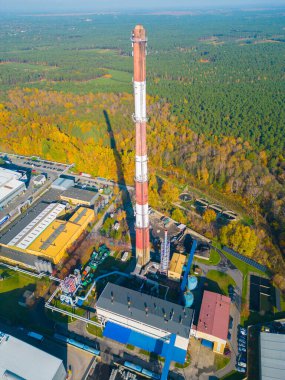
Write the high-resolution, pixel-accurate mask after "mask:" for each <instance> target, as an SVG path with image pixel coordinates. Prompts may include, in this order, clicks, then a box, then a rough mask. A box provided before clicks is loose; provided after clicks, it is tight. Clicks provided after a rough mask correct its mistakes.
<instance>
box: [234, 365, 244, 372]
mask: <svg viewBox="0 0 285 380" xmlns="http://www.w3.org/2000/svg"><path fill="white" fill-rule="evenodd" d="M236 369H237V371H238V372H241V373H245V372H246V369H245V368H244V367H241V366H239V365H237V366H236Z"/></svg>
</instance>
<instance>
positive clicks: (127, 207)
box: [103, 110, 135, 256]
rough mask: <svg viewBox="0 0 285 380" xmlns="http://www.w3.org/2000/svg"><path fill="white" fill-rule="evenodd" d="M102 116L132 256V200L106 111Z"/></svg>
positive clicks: (133, 250) (133, 231)
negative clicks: (115, 172) (112, 154)
mask: <svg viewBox="0 0 285 380" xmlns="http://www.w3.org/2000/svg"><path fill="white" fill-rule="evenodd" d="M103 114H104V118H105V123H106V126H107V132H108V134H109V138H110V146H111V149H113V153H114V157H115V161H116V167H117V176H118V182H119V186H120V188H121V194H122V196H121V200H122V205H123V208H124V211H125V212H126V219H127V224H128V228H129V232H130V239H131V245H132V255H133V256H134V255H135V225H134V221H135V218H134V208H133V204H132V199H131V196H130V193H129V190H128V188H127V184H126V180H125V176H124V170H123V165H122V157H121V154H120V153H119V151H118V148H117V144H116V139H115V136H114V132H113V128H112V125H111V122H110V118H109V115H108V112H107V111H106V110H104V111H103Z"/></svg>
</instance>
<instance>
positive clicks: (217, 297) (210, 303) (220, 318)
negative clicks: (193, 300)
mask: <svg viewBox="0 0 285 380" xmlns="http://www.w3.org/2000/svg"><path fill="white" fill-rule="evenodd" d="M230 306H231V299H230V298H229V297H226V296H223V295H222V294H218V293H214V292H209V291H208V290H205V291H204V294H203V300H202V305H201V310H200V314H199V320H198V326H197V331H199V332H203V333H205V334H209V335H212V336H214V337H216V338H220V339H223V340H227V335H228V328H229V318H230Z"/></svg>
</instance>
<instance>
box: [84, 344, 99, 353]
mask: <svg viewBox="0 0 285 380" xmlns="http://www.w3.org/2000/svg"><path fill="white" fill-rule="evenodd" d="M83 350H85V351H88V352H90V353H91V354H93V355H96V356H99V355H100V351H98V350H96V349H95V348H93V347H89V346H87V345H86V344H85V345H84V346H83Z"/></svg>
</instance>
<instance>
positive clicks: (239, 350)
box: [238, 346, 246, 353]
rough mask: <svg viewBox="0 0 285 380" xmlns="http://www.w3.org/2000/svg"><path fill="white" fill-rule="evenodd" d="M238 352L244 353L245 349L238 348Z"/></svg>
mask: <svg viewBox="0 0 285 380" xmlns="http://www.w3.org/2000/svg"><path fill="white" fill-rule="evenodd" d="M238 352H244V353H245V352H246V348H245V347H240V346H239V347H238Z"/></svg>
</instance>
